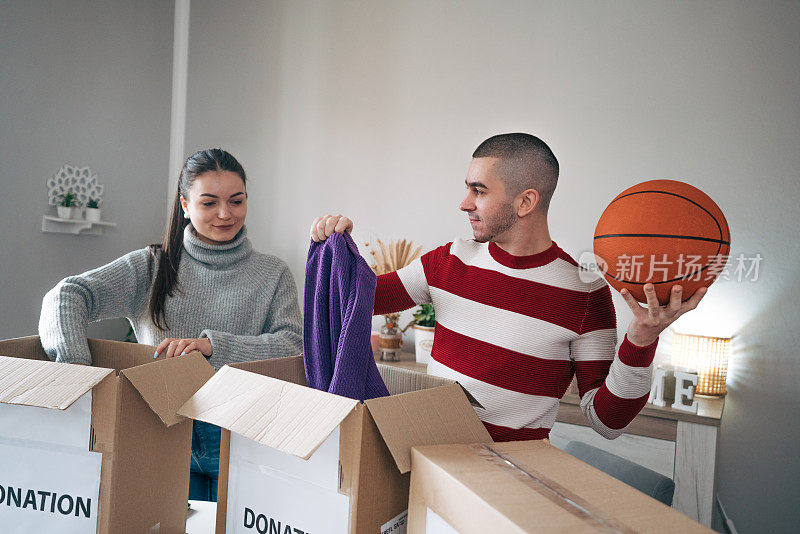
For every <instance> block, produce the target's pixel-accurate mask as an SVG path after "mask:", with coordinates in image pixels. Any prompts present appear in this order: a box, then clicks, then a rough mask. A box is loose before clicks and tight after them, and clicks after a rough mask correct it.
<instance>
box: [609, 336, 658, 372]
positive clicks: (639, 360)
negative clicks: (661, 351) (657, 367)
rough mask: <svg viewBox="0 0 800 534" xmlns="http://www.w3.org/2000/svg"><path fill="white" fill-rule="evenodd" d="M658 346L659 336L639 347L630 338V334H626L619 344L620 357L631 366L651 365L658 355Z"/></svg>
mask: <svg viewBox="0 0 800 534" xmlns="http://www.w3.org/2000/svg"><path fill="white" fill-rule="evenodd" d="M656 347H658V338H656V340H655V341H653V342H652V343H651V344H650V345H648V346H646V347H637V346H636V345H634V344H633V343H631V342H630V341H629V340H628V335H627V334H625V339H624V340H623V341H622V344H621V345H620V346H619V352H618V354H619V359H620V361H621V362H622V363H624V364H625V365H630V366H631V367H650V365H651V364H652V363H653V359H654V358H655V357H656Z"/></svg>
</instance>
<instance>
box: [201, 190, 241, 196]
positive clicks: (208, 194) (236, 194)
mask: <svg viewBox="0 0 800 534" xmlns="http://www.w3.org/2000/svg"><path fill="white" fill-rule="evenodd" d="M239 195H244V191H239V192H238V193H234V194H232V195H231V197H230V198H233V197H238V196H239ZM200 196H201V197H211V198H219V197H218V196H217V195H212V194H211V193H200Z"/></svg>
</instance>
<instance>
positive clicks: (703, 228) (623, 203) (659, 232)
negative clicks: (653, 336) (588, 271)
mask: <svg viewBox="0 0 800 534" xmlns="http://www.w3.org/2000/svg"><path fill="white" fill-rule="evenodd" d="M730 246H731V236H730V231H729V230H728V223H727V221H726V220H725V216H724V215H723V214H722V210H720V209H719V206H717V205H716V204H715V203H714V201H713V200H711V198H710V197H709V196H708V195H706V194H705V193H703V192H702V191H700V190H699V189H697V188H696V187H693V186H691V185H689V184H686V183H683V182H678V181H675V180H651V181H648V182H642V183H640V184H638V185H635V186H633V187H631V188H628V189H626V190H625V191H623V192H622V193H620V194H619V195H617V197H616V198H615V199H614V200H612V201H611V204H609V205H608V207H607V208H606V209H605V211H604V212H603V215H601V216H600V220H599V221H598V222H597V228H595V231H594V255H595V258H596V259H597V263H598V266H599V267H600V269H601V270H602V271H603V274H604V276H605V277H606V280H608V283H609V284H611V286H612V287H614V288H615V289H616V290H617V291H620V290H622V288H627V289H628V291H630V292H631V295H633V297H634V298H635V299H636V300H638V301H639V302H647V298H646V297H645V295H644V285H645V284H646V283H651V284H653V285H654V286H655V289H656V296H657V297H658V302H659V303H661V304H662V305H663V304H667V303H668V302H669V295H670V289H671V288H672V286H674V285H680V286H682V287H683V294H682V297H681V298H682V299H683V300H684V301H685V300H687V299H688V298H689V297H691V296H692V295H693V294H694V292H695V291H697V290H698V289H699V288H701V287H708V286H710V285H711V283H712V282H714V280H715V279H716V278H717V276H718V275H719V274H720V272H722V269H723V268H724V267H725V264H726V263H727V261H728V255H729V254H730Z"/></svg>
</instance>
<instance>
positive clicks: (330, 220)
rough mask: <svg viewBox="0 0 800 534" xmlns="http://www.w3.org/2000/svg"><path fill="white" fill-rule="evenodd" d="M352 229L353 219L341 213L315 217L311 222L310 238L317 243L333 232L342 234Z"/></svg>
mask: <svg viewBox="0 0 800 534" xmlns="http://www.w3.org/2000/svg"><path fill="white" fill-rule="evenodd" d="M352 231H353V221H351V220H350V219H348V218H347V217H344V216H342V215H341V214H340V215H326V216H324V217H317V218H316V219H314V222H313V223H311V239H312V240H314V241H316V242H318V243H319V242H320V241H325V240H326V239H328V238H329V237H330V236H331V235H333V233H334V232H336V233H337V234H343V233H345V232H352Z"/></svg>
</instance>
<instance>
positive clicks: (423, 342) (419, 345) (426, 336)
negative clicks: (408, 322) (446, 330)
mask: <svg viewBox="0 0 800 534" xmlns="http://www.w3.org/2000/svg"><path fill="white" fill-rule="evenodd" d="M413 328H414V349H415V352H416V360H417V363H428V360H430V357H431V349H432V348H433V330H434V327H433V326H420V325H418V324H415V325H414V326H413Z"/></svg>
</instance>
